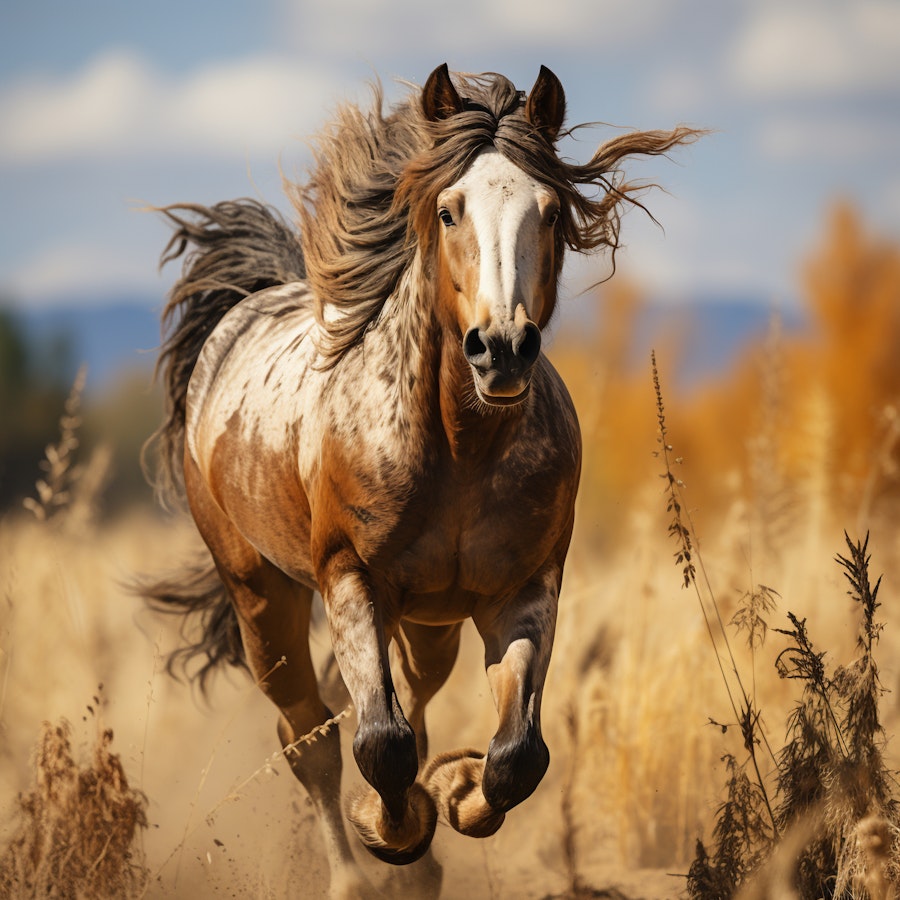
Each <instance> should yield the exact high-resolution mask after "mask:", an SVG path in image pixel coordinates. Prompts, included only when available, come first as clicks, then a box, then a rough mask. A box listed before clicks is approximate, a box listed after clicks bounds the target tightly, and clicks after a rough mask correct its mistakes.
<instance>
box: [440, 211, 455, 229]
mask: <svg viewBox="0 0 900 900" xmlns="http://www.w3.org/2000/svg"><path fill="white" fill-rule="evenodd" d="M438 217H439V218H440V220H441V221H442V222H443V223H444V224H445V225H446V226H447V227H448V228H449V227H450V226H451V225H455V224H456V223H455V222H454V221H453V216H451V215H450V210H449V209H444V208H441V209H439V210H438Z"/></svg>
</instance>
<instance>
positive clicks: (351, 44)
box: [0, 0, 900, 306]
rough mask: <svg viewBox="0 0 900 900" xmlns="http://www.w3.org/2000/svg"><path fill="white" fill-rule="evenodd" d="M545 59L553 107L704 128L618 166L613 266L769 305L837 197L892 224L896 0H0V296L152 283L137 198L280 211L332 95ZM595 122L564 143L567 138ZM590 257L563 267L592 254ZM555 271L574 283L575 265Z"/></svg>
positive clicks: (899, 152)
mask: <svg viewBox="0 0 900 900" xmlns="http://www.w3.org/2000/svg"><path fill="white" fill-rule="evenodd" d="M445 60H446V61H447V62H448V63H449V64H450V66H451V68H453V69H459V70H468V71H486V70H492V71H499V72H502V73H504V74H506V75H508V76H509V77H511V78H512V79H513V80H514V81H515V82H516V83H517V84H518V85H519V86H520V87H522V88H524V89H527V88H528V87H530V85H531V84H532V82H533V80H534V78H535V76H536V74H537V71H538V68H539V66H540V65H541V64H545V65H548V66H549V67H550V68H551V69H553V70H554V71H555V72H556V74H557V75H559V77H560V78H561V80H562V82H563V84H564V85H565V87H566V92H567V96H568V101H569V118H568V123H569V124H575V123H578V122H587V121H603V122H607V123H612V125H615V126H621V127H629V128H657V127H660V128H663V127H670V126H672V125H674V124H676V123H678V122H688V123H690V124H694V125H699V126H704V127H708V128H711V129H715V132H714V133H713V134H711V135H710V136H709V137H707V138H705V139H704V140H703V141H701V142H700V143H699V144H697V145H695V146H693V147H691V148H688V149H686V150H683V151H680V152H678V153H677V154H676V156H675V158H674V160H672V161H666V160H653V161H650V162H645V163H641V164H638V165H635V166H634V167H633V169H632V174H634V175H636V176H638V177H645V178H648V179H653V180H654V181H658V182H659V183H660V184H662V185H663V186H664V187H665V188H666V190H667V192H668V193H663V192H655V193H653V194H652V195H650V196H648V198H647V203H648V206H649V207H650V209H651V210H652V211H653V213H654V214H655V215H656V217H657V218H658V219H659V221H660V223H661V224H662V226H663V228H662V229H659V228H657V227H656V226H654V225H653V224H652V223H650V222H649V221H648V220H647V219H646V217H644V216H643V215H642V214H641V213H640V212H638V211H634V212H631V213H629V214H628V215H627V216H626V219H625V224H624V228H623V238H624V242H625V244H626V250H625V252H623V253H622V254H621V256H620V258H619V271H620V273H622V274H623V276H624V277H628V278H631V279H632V280H634V281H637V282H638V283H639V284H641V285H643V286H644V287H646V289H647V290H648V291H651V292H652V293H653V294H654V295H655V296H657V297H660V298H665V299H669V300H672V301H679V300H686V299H694V298H697V297H710V296H715V297H720V298H728V297H738V296H740V297H747V296H748V295H749V296H753V297H757V298H759V299H760V301H761V302H764V303H769V304H771V303H781V304H790V303H792V302H795V300H796V296H797V294H798V283H799V281H798V272H799V266H800V264H801V263H802V261H803V259H804V257H805V256H806V255H807V254H808V253H809V251H810V249H811V248H812V247H813V246H814V245H815V243H816V241H817V239H818V237H819V236H820V235H821V233H822V229H823V227H824V218H825V216H826V215H827V212H828V210H829V208H830V205H831V204H832V203H833V202H834V201H835V199H836V198H838V197H841V196H843V197H849V198H851V199H852V200H853V201H855V202H856V203H857V205H858V206H859V208H860V209H861V211H862V214H863V216H864V219H865V221H866V222H867V223H868V224H869V225H870V227H872V228H873V229H876V230H878V231H880V232H882V233H885V234H888V235H890V236H893V237H896V238H900V3H898V2H896V0H855V2H852V0H848V2H836V0H777V2H772V0H734V2H718V0H678V2H666V0H634V2H623V0H618V2H611V0H554V2H552V3H538V2H536V0H455V2H454V3H452V4H450V3H444V4H426V3H422V2H421V0H382V2H377V3H376V2H373V0H327V2H322V3H313V2H309V0H256V2H253V3H251V2H244V3H240V2H237V0H220V2H217V3H192V2H190V0H182V2H179V3H175V2H172V0H154V2H153V3H147V4H130V3H125V2H112V0H104V2H90V0H82V2H78V3H73V2H71V0H29V2H28V3H25V2H23V0H13V2H10V0H7V2H6V3H4V4H3V6H2V8H0V123H2V125H0V237H2V239H0V298H2V301H3V302H7V303H11V304H13V305H18V306H26V305H27V306H47V305H52V304H60V303H74V302H92V303H97V304H100V303H104V302H107V301H110V300H115V299H119V298H122V297H125V298H134V299H135V301H136V302H144V303H146V302H148V299H149V301H150V302H154V303H158V302H159V300H160V299H161V296H162V293H163V292H164V290H165V289H166V287H167V286H168V284H169V283H170V282H171V279H172V277H174V272H170V273H168V274H164V275H163V276H160V275H159V273H158V272H157V269H156V263H157V258H158V255H159V251H160V249H161V248H162V246H163V244H164V242H165V240H166V231H165V228H164V227H163V225H162V224H161V222H160V221H159V220H158V219H157V218H156V217H154V216H152V215H148V214H146V213H143V212H140V211H139V210H140V207H141V206H142V205H145V204H164V203H170V202H174V201H181V200H192V201H197V202H204V203H211V202H215V201H217V200H223V199H228V198H232V197H237V196H245V195H248V194H252V195H256V196H260V197H262V198H263V199H265V200H267V201H269V202H272V203H274V204H275V205H277V206H279V207H281V208H282V209H283V210H284V211H289V210H288V207H287V203H286V201H285V200H284V199H283V195H282V192H281V186H280V179H281V172H282V171H283V172H284V173H285V174H287V175H288V176H295V177H302V173H303V169H304V166H305V165H306V164H307V163H308V160H309V156H308V151H307V145H306V143H305V139H307V138H309V137H311V136H312V135H314V133H315V132H316V130H317V129H318V128H319V127H320V126H321V125H322V124H323V123H324V122H326V121H327V119H328V115H329V111H330V110H331V109H333V107H334V106H335V105H336V104H337V103H338V102H339V101H341V100H342V99H345V98H349V99H357V100H363V101H364V100H366V98H367V93H366V88H365V82H366V81H367V80H369V79H371V78H372V77H373V76H378V77H379V78H381V80H382V81H383V83H384V85H385V88H386V90H387V93H388V96H389V98H393V99H396V98H398V97H400V96H401V95H402V94H403V92H404V90H405V88H403V87H402V85H399V84H398V83H397V81H396V79H406V80H408V81H412V82H416V83H419V84H421V83H422V82H423V81H424V80H425V78H426V77H427V75H428V73H429V72H430V71H431V69H433V68H434V67H435V66H436V65H438V64H439V63H441V62H444V61H445ZM615 133H617V132H616V129H615V128H613V127H598V128H596V129H592V130H590V131H585V132H581V133H580V135H579V139H578V141H577V142H575V141H571V142H568V143H566V144H565V145H564V147H563V151H564V153H565V154H566V155H567V156H569V157H575V158H579V159H585V158H587V156H588V155H589V154H590V152H591V151H592V150H593V146H594V145H595V144H596V143H599V142H600V141H602V140H603V139H605V138H608V137H611V136H612V135H614V134H615ZM607 265H608V262H607V261H606V260H604V259H602V258H601V259H599V260H597V261H596V262H595V263H593V268H592V269H590V271H589V272H587V274H585V271H586V270H585V269H584V267H581V268H578V267H573V269H572V270H571V271H572V272H573V273H574V274H572V275H571V277H570V284H571V285H574V286H577V284H579V283H580V279H582V278H583V277H593V278H594V280H596V278H598V277H602V276H603V275H604V274H605V273H606V271H607ZM573 289H574V287H573Z"/></svg>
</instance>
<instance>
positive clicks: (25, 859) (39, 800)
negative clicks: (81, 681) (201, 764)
mask: <svg viewBox="0 0 900 900" xmlns="http://www.w3.org/2000/svg"><path fill="white" fill-rule="evenodd" d="M71 731H72V730H71V726H70V725H69V723H68V722H67V721H66V720H65V719H61V720H60V721H59V722H58V723H57V724H56V725H51V724H50V723H49V722H45V723H44V728H43V735H42V736H41V740H40V742H39V744H38V746H37V748H36V750H35V753H34V757H33V765H34V786H33V787H31V788H30V789H29V790H27V791H26V792H24V793H23V794H21V795H20V796H19V801H18V805H19V811H18V824H17V826H16V828H15V830H14V831H13V834H12V837H11V839H10V841H9V843H8V845H7V847H6V849H5V851H4V852H3V854H2V856H0V894H2V895H3V896H7V897H35V898H38V897H48V898H50V897H52V898H59V900H69V898H72V900H75V898H83V897H110V898H113V897H133V896H135V895H136V894H137V893H138V892H139V891H140V890H141V889H142V888H143V887H144V885H145V884H146V882H147V878H148V871H147V868H146V867H145V865H144V863H143V852H142V850H141V849H140V845H139V838H140V834H141V830H142V829H144V828H146V827H147V813H146V811H147V800H146V798H145V797H144V796H143V794H141V793H140V792H139V791H136V790H134V789H132V788H131V787H130V786H129V784H128V779H127V778H126V776H125V771H124V769H123V767H122V763H121V761H120V759H119V757H118V756H117V755H116V754H114V753H112V752H111V750H110V746H111V744H112V739H113V735H112V731H110V730H108V729H102V728H101V727H100V726H99V725H98V728H97V737H96V741H95V744H94V747H93V753H92V758H91V760H90V762H89V763H88V764H85V765H79V764H78V762H77V761H76V760H75V758H74V755H73V752H72V743H71Z"/></svg>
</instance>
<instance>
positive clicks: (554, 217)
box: [547, 209, 559, 228]
mask: <svg viewBox="0 0 900 900" xmlns="http://www.w3.org/2000/svg"><path fill="white" fill-rule="evenodd" d="M558 221H559V210H558V209H555V210H554V211H553V212H552V213H550V215H549V216H547V227H548V228H552V227H553V226H554V225H555V224H556V223H557V222H558Z"/></svg>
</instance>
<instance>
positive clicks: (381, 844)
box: [346, 783, 437, 866]
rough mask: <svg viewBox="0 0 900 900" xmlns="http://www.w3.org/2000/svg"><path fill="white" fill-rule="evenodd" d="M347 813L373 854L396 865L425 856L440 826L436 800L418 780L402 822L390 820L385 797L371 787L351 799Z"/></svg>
mask: <svg viewBox="0 0 900 900" xmlns="http://www.w3.org/2000/svg"><path fill="white" fill-rule="evenodd" d="M346 815H347V818H348V819H349V820H350V822H351V823H352V824H353V827H354V828H355V829H356V832H357V834H358V835H359V839H360V840H361V841H362V844H363V846H364V847H365V848H366V849H367V850H368V851H369V853H371V854H372V855H373V856H375V857H377V858H378V859H380V860H381V861H382V862H386V863H390V864H391V865H393V866H407V865H409V864H410V863H413V862H415V861H416V860H417V859H421V857H422V856H424V855H425V852H426V851H427V850H428V848H429V846H431V839H432V838H433V837H434V829H435V828H436V827H437V810H436V809H435V806H434V801H433V800H432V799H431V796H430V795H429V793H428V791H426V790H425V788H423V787H422V785H421V784H418V783H415V784H413V785H412V787H411V788H410V789H409V794H408V796H407V805H406V813H405V815H404V817H403V821H402V822H401V823H400V824H399V825H395V824H394V823H392V822H391V821H390V820H389V819H388V817H387V815H386V814H385V810H384V805H383V804H382V802H381V797H379V796H378V793H377V792H376V791H375V790H373V789H371V788H368V789H365V788H364V789H363V790H362V791H360V792H359V793H357V794H356V795H353V796H350V797H348V798H347V804H346Z"/></svg>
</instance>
